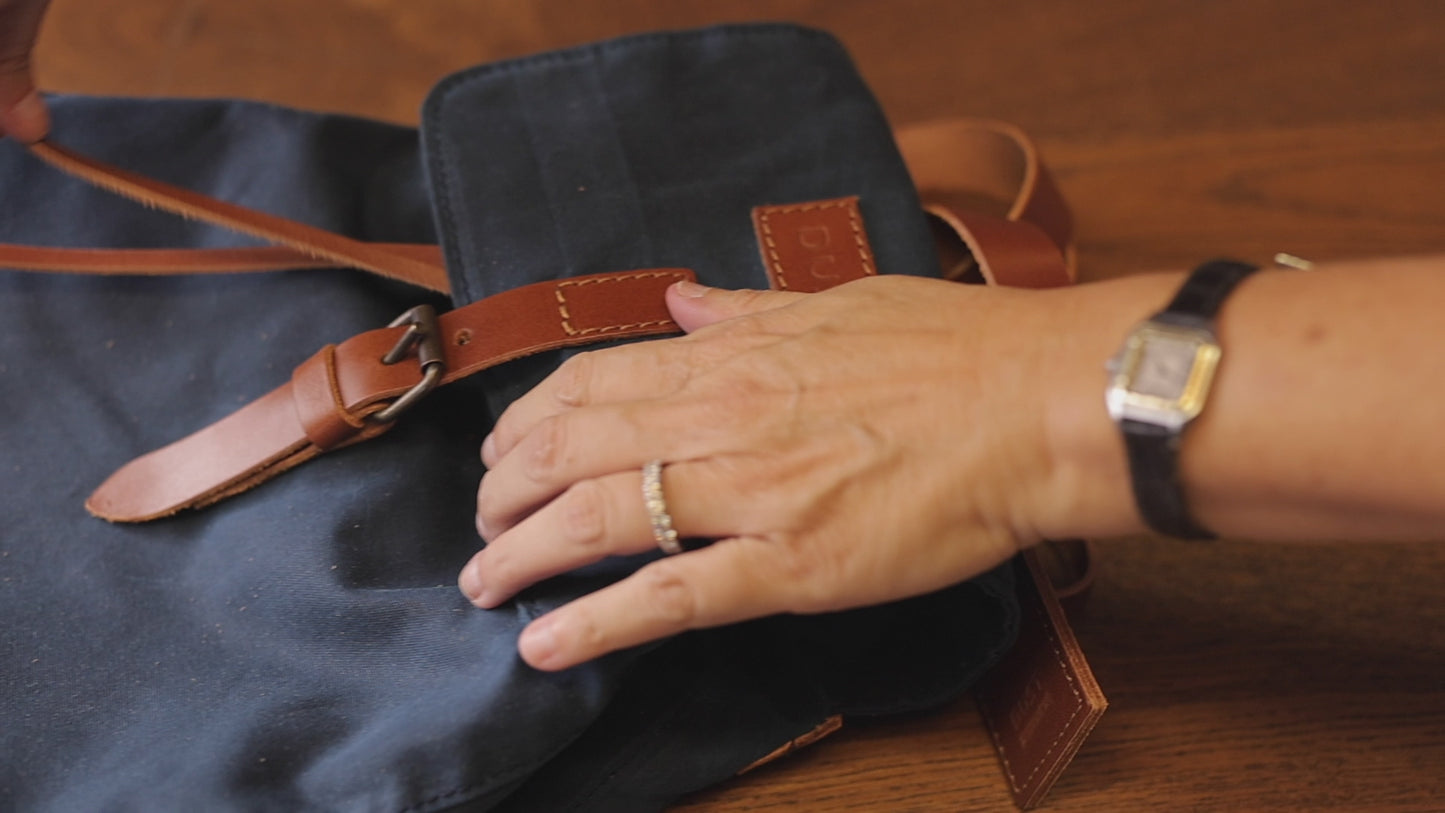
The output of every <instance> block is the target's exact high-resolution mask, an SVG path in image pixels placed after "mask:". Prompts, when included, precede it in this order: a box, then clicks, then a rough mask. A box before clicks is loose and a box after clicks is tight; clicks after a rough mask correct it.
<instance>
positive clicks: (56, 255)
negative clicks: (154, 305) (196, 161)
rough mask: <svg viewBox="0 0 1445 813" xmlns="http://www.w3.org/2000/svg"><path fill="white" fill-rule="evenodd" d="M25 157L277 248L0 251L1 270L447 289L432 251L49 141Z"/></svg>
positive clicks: (33, 248) (7, 247) (438, 258)
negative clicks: (270, 210) (207, 190)
mask: <svg viewBox="0 0 1445 813" xmlns="http://www.w3.org/2000/svg"><path fill="white" fill-rule="evenodd" d="M30 151H31V153H32V154H34V155H35V156H36V157H38V158H40V159H41V160H43V161H45V162H46V163H48V164H50V165H51V166H54V167H56V168H57V169H60V170H62V171H64V172H66V173H68V174H70V175H74V176H76V177H78V178H81V179H84V180H86V181H89V182H90V183H93V184H95V185H96V186H99V187H102V188H104V189H108V190H110V191H112V192H115V193H116V194H119V195H123V196H125V197H127V198H130V199H132V200H135V201H138V202H140V203H143V204H145V205H147V206H152V207H155V208H157V209H161V210H164V211H167V212H172V213H174V214H177V215H180V216H182V217H187V218H192V219H195V220H200V221H204V222H206V223H211V224H213V225H216V226H221V227H223V228H227V229H232V230H234V231H238V232H242V233H244V234H250V235H254V236H256V237H260V238H261V239H263V240H266V241H268V242H270V243H274V244H275V247H269V248H254V249H192V250H162V251H155V250H122V249H105V250H96V249H62V248H42V247H38V246H18V245H0V266H4V267H8V268H18V269H26V270H34V271H73V272H81V273H91V274H116V273H120V274H137V273H144V274H175V273H212V272H220V271H226V272H234V271H269V270H275V269H281V268H307V267H310V268H315V267H328V266H336V267H346V268H360V269H363V270H366V271H371V272H373V273H376V274H380V275H382V276H385V277H390V278H392V279H398V280H401V281H403V282H409V283H411V284H413V285H419V286H421V287H423V288H428V289H430V290H433V291H441V292H446V291H447V290H448V289H449V283H448V281H447V273H446V267H445V266H444V265H443V263H442V260H441V254H440V252H439V251H438V250H437V248H436V247H434V246H416V245H397V244H387V243H366V242H362V241H360V240H353V239H351V238H349V237H346V236H344V235H340V234H336V233H334V232H329V231H326V230H324V229H318V228H315V227H314V226H308V225H306V224H305V223H299V222H297V221H295V220H289V219H287V218H284V217H277V216H276V215H271V214H267V213H265V212H259V211H256V210H255V209H248V208H246V207H244V206H237V205H235V204H232V203H226V202H225V201H221V200H217V199H215V198H213V197H210V196H207V195H202V194H200V193H198V192H192V191H190V190H188V189H182V188H180V187H178V186H172V185H170V184H167V183H163V182H161V181H157V180H155V179H153V178H147V177H145V176H143V175H137V174H135V173H133V172H128V171H126V170H123V169H120V168H119V167H114V166H111V165H109V164H106V163H104V162H102V161H98V160H96V159H94V158H90V157H87V156H84V155H81V154H79V153H77V152H74V151H71V150H69V149H66V148H65V147H62V146H60V145H58V144H54V143H51V142H46V141H42V142H39V143H37V144H32V145H31V146H30Z"/></svg>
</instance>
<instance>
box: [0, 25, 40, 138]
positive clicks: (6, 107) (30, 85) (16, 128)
mask: <svg viewBox="0 0 1445 813" xmlns="http://www.w3.org/2000/svg"><path fill="white" fill-rule="evenodd" d="M47 5H48V2H47V0H0V135H9V136H13V137H14V138H16V139H19V140H20V141H24V142H27V143H29V142H33V141H39V140H40V139H42V138H44V137H45V134H46V133H47V132H48V131H49V130H50V113H49V111H48V110H47V109H46V107H45V102H44V101H42V100H41V98H40V95H39V94H37V93H36V92H35V81H34V79H33V78H32V77H31V73H30V52H31V50H32V49H33V48H34V47H35V38H36V36H37V35H38V34H39V33H40V20H41V18H42V17H44V15H45V7H46V6H47Z"/></svg>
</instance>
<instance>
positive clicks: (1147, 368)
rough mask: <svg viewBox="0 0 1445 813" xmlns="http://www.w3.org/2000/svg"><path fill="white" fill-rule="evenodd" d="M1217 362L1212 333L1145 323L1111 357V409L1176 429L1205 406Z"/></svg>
mask: <svg viewBox="0 0 1445 813" xmlns="http://www.w3.org/2000/svg"><path fill="white" fill-rule="evenodd" d="M1218 364H1219V345H1218V343H1217V342H1216V340H1215V339H1214V336H1213V334H1212V333H1210V332H1208V331H1205V330H1198V329H1194V328H1188V327H1181V326H1177V325H1169V324H1160V323H1158V322H1149V323H1145V324H1144V325H1141V326H1140V327H1139V328H1137V329H1136V330H1135V331H1134V333H1133V334H1131V335H1130V337H1129V340H1128V341H1127V342H1126V343H1125V346H1124V348H1123V350H1122V351H1120V354H1119V356H1118V357H1117V358H1116V359H1115V360H1114V361H1112V362H1110V373H1111V375H1112V376H1113V379H1112V382H1111V384H1110V386H1109V390H1108V395H1107V397H1106V399H1105V400H1106V402H1107V405H1108V407H1109V414H1110V415H1111V416H1112V417H1113V418H1114V419H1115V420H1120V419H1126V418H1127V419H1130V420H1135V421H1143V422H1145V423H1152V424H1155V425H1158V426H1166V427H1169V428H1172V429H1175V430H1177V429H1179V428H1180V427H1182V426H1183V425H1184V424H1186V423H1188V422H1189V421H1190V420H1193V418H1194V416H1196V415H1198V414H1199V411H1200V410H1201V409H1202V408H1203V406H1204V399H1205V397H1206V396H1207V394H1208V392H1209V384H1210V382H1211V380H1212V379H1213V377H1214V369H1215V367H1216V366H1217V365H1218Z"/></svg>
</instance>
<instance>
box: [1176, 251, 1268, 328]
mask: <svg viewBox="0 0 1445 813" xmlns="http://www.w3.org/2000/svg"><path fill="white" fill-rule="evenodd" d="M1257 270H1258V268H1257V267H1256V266H1253V265H1250V264H1248V263H1242V262H1239V261H1237V260H1211V261H1209V262H1207V263H1205V264H1203V265H1201V266H1199V267H1198V268H1196V269H1194V271H1193V272H1192V273H1191V274H1190V275H1189V278H1188V279H1186V280H1185V281H1184V284H1183V285H1182V286H1180V288H1179V292H1178V293H1176V294H1175V295H1174V299H1172V300H1171V301H1170V302H1169V305H1168V307H1166V308H1164V310H1163V311H1162V312H1161V313H1160V314H1159V315H1160V316H1165V315H1179V316H1188V317H1194V318H1195V319H1199V320H1203V321H1206V322H1209V321H1213V320H1214V317H1215V315H1216V314H1218V313H1219V307H1220V306H1221V305H1223V304H1224V300H1225V299H1226V298H1228V297H1229V294H1230V293H1231V292H1233V291H1234V286H1236V285H1238V284H1239V283H1240V280H1243V279H1244V278H1245V277H1247V276H1249V275H1250V274H1253V273H1254V272H1255V271H1257Z"/></svg>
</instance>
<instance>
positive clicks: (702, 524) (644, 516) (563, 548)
mask: <svg viewBox="0 0 1445 813" xmlns="http://www.w3.org/2000/svg"><path fill="white" fill-rule="evenodd" d="M712 479H714V478H713V477H712V476H711V474H710V473H709V472H708V469H707V467H706V466H701V465H694V464H677V465H672V466H668V467H667V468H665V469H664V471H663V489H664V493H665V494H667V495H668V496H669V497H670V498H671V497H674V495H679V494H680V495H687V494H696V493H708V492H709V491H712V490H715V489H714V487H713V486H712V485H711V484H710V482H709V481H710V480H712ZM695 506H696V503H695V502H691V501H688V500H686V499H685V497H684V499H682V500H680V501H679V500H678V499H669V501H668V513H669V514H670V515H671V516H672V520H673V525H674V527H675V528H677V529H678V530H679V532H681V533H683V534H685V535H690V536H717V535H721V534H723V533H726V531H724V530H723V529H722V523H720V522H719V521H718V520H717V518H714V517H709V516H706V515H705V514H702V513H699V512H697V511H695V510H693V509H694V508H695ZM656 548H657V541H656V540H655V538H654V537H653V533H652V525H651V517H650V516H649V514H648V512H647V509H646V506H645V504H644V500H643V496H642V474H641V472H640V471H629V472H622V473H619V474H613V475H609V476H606V477H599V478H597V479H594V480H584V481H582V482H580V483H577V484H576V485H573V486H572V487H571V488H569V489H567V491H565V492H563V494H562V495H561V496H559V497H558V498H557V499H555V500H553V501H552V502H550V503H548V504H547V505H546V506H544V507H543V508H541V509H539V510H538V511H537V512H536V513H534V514H532V515H531V516H529V517H527V518H526V519H525V520H523V521H522V522H520V523H518V524H517V525H516V527H514V528H511V529H510V530H508V531H507V532H505V533H503V534H501V535H500V536H497V537H496V539H494V540H493V541H492V542H491V543H490V544H488V545H487V547H486V549H484V550H483V551H481V552H480V553H478V554H477V555H476V556H474V557H472V560H471V561H470V562H468V563H467V565H466V567H464V568H463V569H462V573H461V577H460V578H459V580H458V583H459V586H460V587H461V589H462V592H463V593H465V594H466V595H467V598H469V599H471V601H472V602H473V603H474V604H476V605H478V606H480V607H495V606H497V605H499V604H501V603H502V602H504V601H506V600H507V599H509V598H511V597H512V596H513V595H514V594H516V593H517V592H518V591H520V590H521V589H523V588H524V587H526V586H528V585H530V584H533V583H535V582H538V581H541V580H542V579H546V578H549V577H551V576H555V575H557V574H559V573H565V572H567V571H569V570H573V569H575V568H579V567H583V566H584V565H589V564H592V563H593V562H596V561H599V560H601V559H603V558H605V557H607V556H625V555H630V554H636V553H645V552H647V551H649V550H655V549H656Z"/></svg>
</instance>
